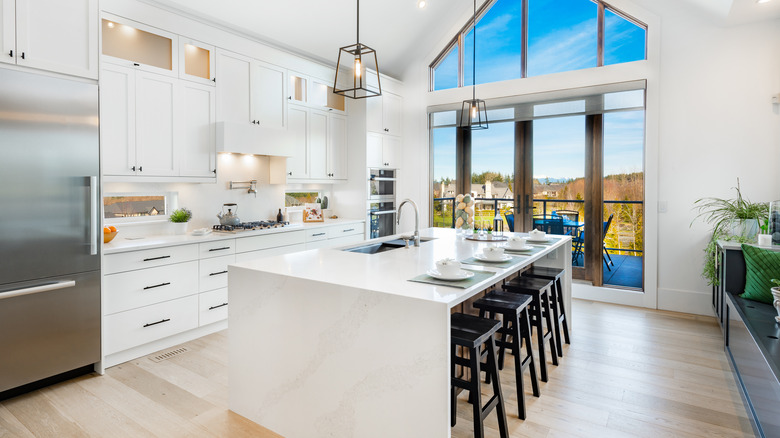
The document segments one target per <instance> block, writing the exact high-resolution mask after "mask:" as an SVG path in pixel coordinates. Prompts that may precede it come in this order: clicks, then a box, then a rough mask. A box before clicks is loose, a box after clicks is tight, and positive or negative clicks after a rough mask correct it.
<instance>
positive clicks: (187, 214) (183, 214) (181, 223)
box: [168, 208, 192, 234]
mask: <svg viewBox="0 0 780 438" xmlns="http://www.w3.org/2000/svg"><path fill="white" fill-rule="evenodd" d="M168 219H169V220H170V221H171V223H172V224H173V234H186V233H187V222H189V221H190V219H192V212H191V211H190V210H188V209H186V208H177V209H176V210H173V212H172V213H171V215H170V216H169V218H168Z"/></svg>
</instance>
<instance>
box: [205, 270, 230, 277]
mask: <svg viewBox="0 0 780 438" xmlns="http://www.w3.org/2000/svg"><path fill="white" fill-rule="evenodd" d="M227 273H228V271H219V272H212V273H211V274H209V277H213V276H215V275H222V274H227Z"/></svg>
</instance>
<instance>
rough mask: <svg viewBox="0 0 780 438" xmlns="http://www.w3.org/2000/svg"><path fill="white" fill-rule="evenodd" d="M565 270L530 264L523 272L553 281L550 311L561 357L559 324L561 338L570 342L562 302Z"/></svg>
mask: <svg viewBox="0 0 780 438" xmlns="http://www.w3.org/2000/svg"><path fill="white" fill-rule="evenodd" d="M565 273H566V271H564V270H563V269H557V268H544V267H541V266H532V267H531V269H529V270H527V271H525V272H524V273H523V275H524V276H526V277H531V278H542V279H545V280H552V281H553V288H552V292H553V297H552V305H551V307H552V311H553V315H554V318H555V319H554V320H555V321H556V324H555V344H556V347H558V356H561V357H563V344H561V330H560V326H561V325H563V338H564V340H565V341H566V343H567V344H571V341H570V340H569V322H568V321H567V319H566V306H565V305H564V303H563V280H562V279H563V274H565Z"/></svg>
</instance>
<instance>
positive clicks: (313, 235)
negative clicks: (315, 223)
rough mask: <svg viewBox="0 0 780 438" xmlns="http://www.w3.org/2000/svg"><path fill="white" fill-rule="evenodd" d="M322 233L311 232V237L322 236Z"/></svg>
mask: <svg viewBox="0 0 780 438" xmlns="http://www.w3.org/2000/svg"><path fill="white" fill-rule="evenodd" d="M324 235H325V233H316V234H312V235H311V236H312V237H317V236H324Z"/></svg>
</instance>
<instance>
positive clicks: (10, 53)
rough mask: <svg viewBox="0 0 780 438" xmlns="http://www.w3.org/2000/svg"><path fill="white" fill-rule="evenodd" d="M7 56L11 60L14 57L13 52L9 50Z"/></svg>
mask: <svg viewBox="0 0 780 438" xmlns="http://www.w3.org/2000/svg"><path fill="white" fill-rule="evenodd" d="M8 56H10V57H11V58H13V57H14V51H13V50H11V51H10V52H8Z"/></svg>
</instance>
